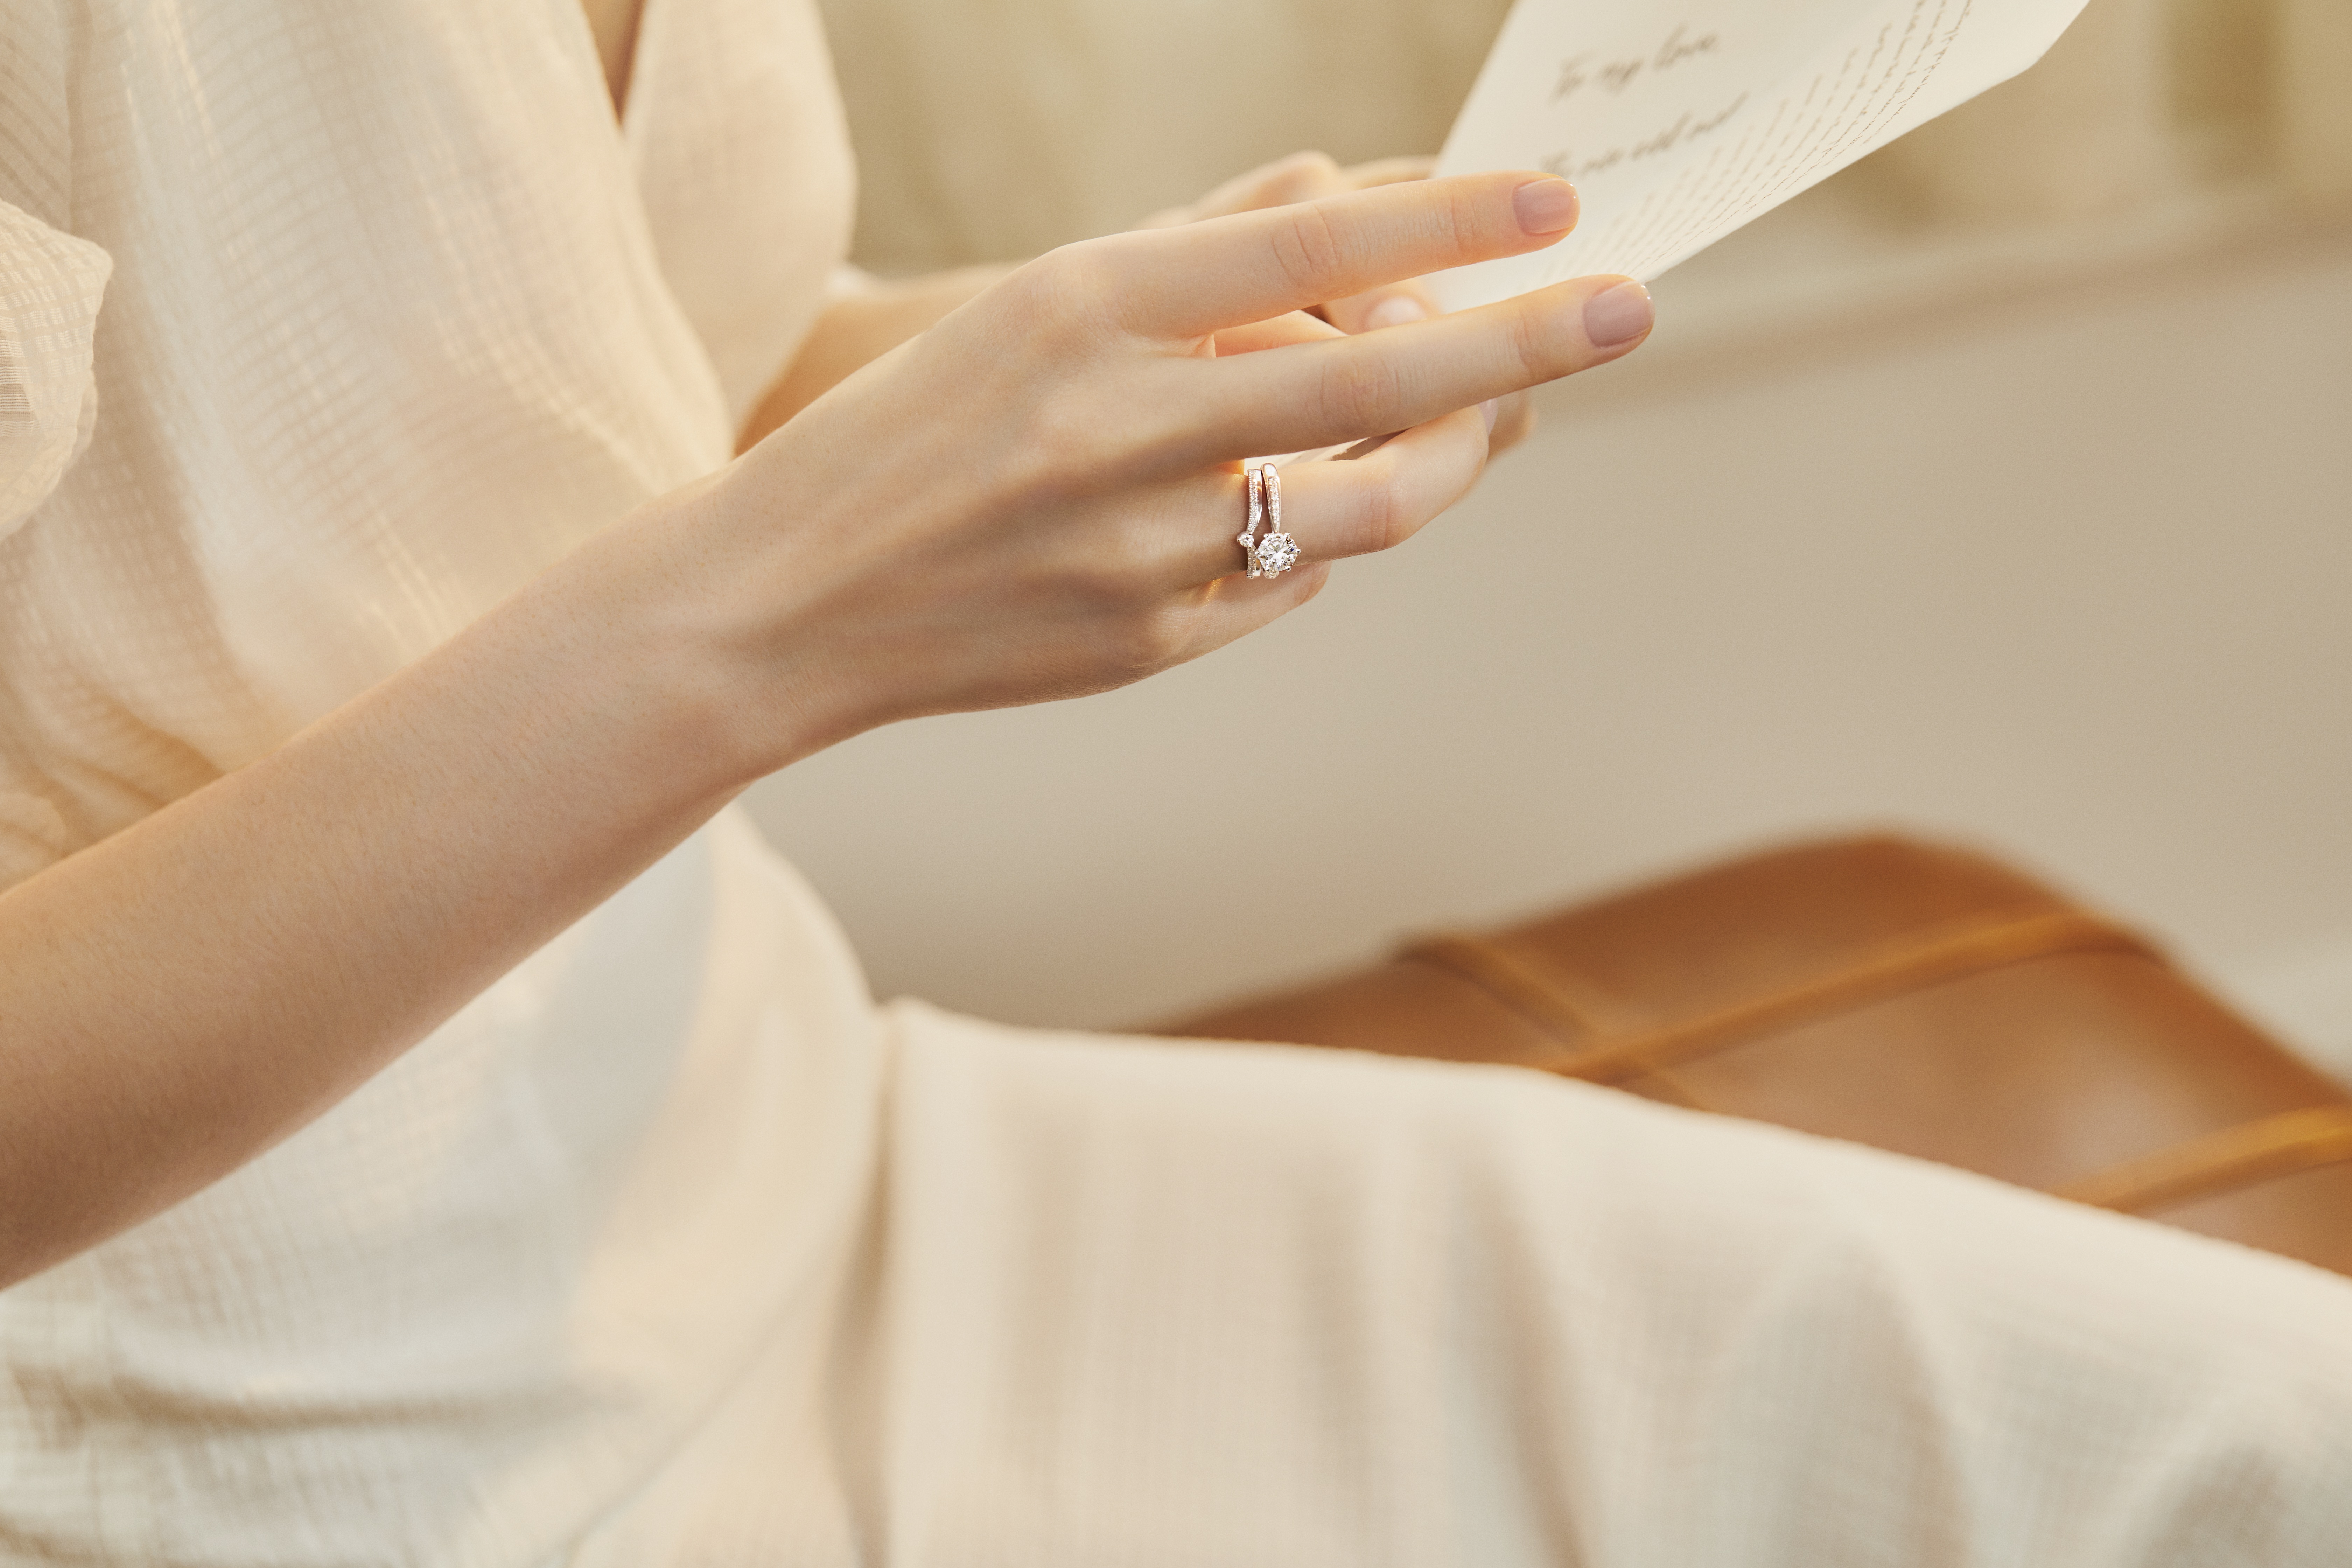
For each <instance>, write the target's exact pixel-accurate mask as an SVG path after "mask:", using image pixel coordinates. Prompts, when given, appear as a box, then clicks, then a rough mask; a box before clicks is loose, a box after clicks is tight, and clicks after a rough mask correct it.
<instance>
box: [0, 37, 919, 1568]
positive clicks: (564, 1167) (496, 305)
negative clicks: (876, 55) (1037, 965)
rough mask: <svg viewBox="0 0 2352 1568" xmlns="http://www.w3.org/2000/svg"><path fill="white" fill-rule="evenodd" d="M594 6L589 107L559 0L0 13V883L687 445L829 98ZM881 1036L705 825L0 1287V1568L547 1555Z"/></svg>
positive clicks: (556, 548)
mask: <svg viewBox="0 0 2352 1568" xmlns="http://www.w3.org/2000/svg"><path fill="white" fill-rule="evenodd" d="M636 47H637V53H636V58H635V68H634V71H633V77H632V85H631V91H630V96H629V100H628V110H627V114H626V117H625V123H621V124H615V122H614V114H613V108H612V103H611V100H610V98H609V96H608V94H607V91H606V88H605V83H604V76H603V74H602V71H601V69H600V67H599V64H598V59H597V55H596V51H595V47H594V44H593V39H592V37H591V36H590V32H589V29H588V26H587V24H586V22H585V20H584V18H583V13H582V10H581V7H580V5H579V4H578V0H502V3H500V4H498V5H480V4H478V3H475V0H369V3H367V4H364V5H359V4H352V5H346V4H340V3H339V4H334V5H317V4H311V3H310V0H238V3H237V4H235V5H220V4H215V3H213V0H58V3H56V4H50V3H48V0H22V3H12V4H10V5H7V6H6V7H5V10H0V886H5V885H6V884H7V883H11V882H14V881H16V880H18V879H22V878H24V877H26V876H28V875H31V874H33V873H35V872H37V871H38V870H39V869H40V868H43V867H44V866H47V865H48V864H49V863H51V862H52V861H54V860H56V859H57V858H59V857H60V856H63V855H66V854H68V853H70V852H72V851H73V850H75V849H78V848H79V847H83V846H85V845H88V844H89V843H91V842H93V841H95V840H97V839H99V838H101V837H105V836H106V835H108V834H110V833H112V832H114V831H116V830H118V829H120V828H121V827H122V826H125V825H127V824H129V823H131V822H132V821H135V820H136V819H138V818H139V817H140V816H143V815H144V814H146V813H148V812H151V811H153V810H155V809H156V808H157V807H159V806H161V805H164V804H165V803H167V802H169V801H171V800H173V799H174V798H176V797H178V796H180V795H184V794H186V793H188V792H189V791H192V790H194V789H196V788H198V787H199V786H201V785H202V784H205V783H206V782H207V781H209V780H211V779H213V778H215V777H216V776H218V775H219V774H220V773H224V772H226V770H229V769H233V768H235V767H237V766H238V765H240V764H241V763H246V762H248V761H250V760H252V759H253V758H255V757H257V756H258V755H260V754H262V753H263V752H267V751H268V750H269V749H270V748H272V747H274V746H276V745H278V744H279V743H280V742H283V741H284V740H286V738H287V737H288V736H289V734H291V733H292V732H293V731H295V730H296V729H297V728H298V727H299V726H300V725H302V724H303V723H304V722H306V721H309V720H310V719H312V718H315V717H316V716H318V715H320V714H322V713H324V712H326V711H327V710H331V709H332V708H334V707H336V706H337V705H338V704H340V703H341V702H343V701H345V700H348V699H349V698H351V697H352V696H353V695H354V694H355V693H357V692H359V691H361V690H362V689H364V688H366V687H367V686H369V685H370V684H372V683H373V682H375V681H377V680H380V679H383V677H385V676H386V675H388V674H390V673H391V672H393V671H394V670H397V669H399V668H401V667H403V666H404V665H405V664H407V663H408V662H410V661H411V660H414V659H415V658H418V657H419V656H420V655H422V654H424V653H425V652H426V651H427V650H428V649H430V648H432V647H435V646H436V644H438V643H439V642H441V641H442V640H443V639H444V638H446V637H449V636H450V635H451V634H452V633H454V632H456V631H457V629H458V628H460V627H462V626H465V625H466V624H467V622H468V621H470V620H471V619H473V618H474V617H475V616H478V615H479V614H480V613H482V612H483V611H484V610H485V609H487V608H488V606H490V605H493V604H495V603H497V602H498V601H499V600H500V599H502V598H504V597H505V596H506V595H509V594H510V593H511V592H513V591H514V590H515V589H516V588H517V587H518V586H519V585H520V584H523V583H524V582H526V581H527V580H529V579H530V578H531V577H532V576H533V575H534V574H538V573H540V572H541V571H542V570H543V569H544V568H545V567H546V566H547V565H548V564H549V563H551V562H553V561H554V560H555V559H556V558H558V557H559V556H561V555H562V553H563V552H566V551H568V550H570V549H572V547H573V546H574V545H575V544H577V543H578V542H580V541H582V540H583V539H585V538H587V537H588V536H589V535H590V534H592V533H593V532H594V531H596V530H597V529H598V528H600V527H602V526H604V524H605V523H607V522H609V521H612V520H614V518H615V517H617V516H619V515H620V514H622V513H623V512H625V511H626V510H629V509H631V508H632V507H635V505H637V504H638V503H640V502H641V501H643V500H646V499H647V498H649V497H652V496H655V495H656V494H658V493H660V492H662V491H664V490H667V489H670V488H672V487H674V486H676V485H677V484H679V483H681V482H683V481H686V480H688V479H693V478H695V477H697V476H698V475H700V474H703V473H706V472H708V471H709V469H711V468H714V467H715V466H717V465H718V464H719V463H721V462H723V461H725V460H726V458H728V456H729V454H730V449H731V446H732V432H733V430H734V429H735V428H736V427H737V425H738V423H739V422H740V418H741V416H743V414H744V412H745V411H746V409H747V407H748V406H749V405H750V404H751V402H752V401H753V400H754V399H755V398H756V397H757V395H759V393H760V392H761V390H762V389H763V388H764V386H765V385H766V384H768V383H769V382H770V381H771V380H772V378H773V377H774V376H775V374H777V373H778V372H779V371H780V370H781V369H782V366H783V365H784V364H785V363H787V361H788V360H789V358H790V356H791V354H792V353H793V350H794V349H795V347H796V346H797V344H798V342H799V341H800V339H801V337H802V336H803V333H804V332H805V331H806V330H807V328H808V325H809V322H810V321H811V320H812V318H813V317H814V313H815V311H816V310H817V309H818V308H819V305H820V303H821V300H822V297H823V294H824V286H825V280H826V279H827V277H828V275H829V274H830V273H831V272H832V270H833V269H834V268H835V267H836V266H837V265H838V264H839V262H840V260H841V258H842V256H843V253H844V251H845V247H846V245H847V239H848V232H849V221H850V211H851V197H852V173H851V165H850V162H849V157H848V149H847V144H846V140H845V132H844V130H843V126H842V121H841V115H840V109H839V104H838V100H837V99H836V97H835V90H834V87H833V82H832V77H831V72H830V68H829V65H828V62H827V59H826V57H825V51H824V41H823V38H822V37H821V34H820V30H819V26H818V23H817V20H816V17H815V15H814V7H813V5H809V4H807V3H806V0H651V4H649V5H648V6H647V7H646V16H645V18H644V22H643V26H642V28H641V31H640V35H639V38H638V42H637V46H636ZM874 1036H875V1025H874V1022H873V1016H872V1013H871V1008H870V1004H869V1003H868V1000H867V998H866V993H865V989H864V985H863V982H862V980H861V978H860V976H859V974H858V971H857V969H856V963H855V961H854V959H853V958H852V956H851V955H850V954H849V952H848V951H847V950H846V948H845V945H844V944H843V943H842V942H841V941H840V939H839V937H838V935H837V933H836V932H835V930H834V928H833V926H832V924H831V922H830V921H829V919H828V918H827V917H826V915H825V914H824V910H822V909H821V908H820V907H818V906H817V905H816V903H815V902H814V900H813V899H812V898H810V897H809V896H808V895H807V893H806V892H805V891H804V890H803V889H801V888H800V887H799V886H798V885H797V884H796V883H795V882H794V881H793V879H791V877H790V874H789V873H788V872H786V871H784V870H783V869H782V868H781V867H780V866H778V865H777V864H776V863H775V862H774V861H773V860H772V858H770V857H767V856H766V855H765V854H764V852H763V851H762V849H761V847H759V846H758V845H756V844H755V843H754V842H753V841H752V838H751V831H750V829H749V828H747V827H745V826H743V825H742V824H740V822H737V821H734V820H731V819H722V821H721V822H720V823H719V825H717V826H715V827H714V828H712V829H710V830H708V831H706V832H705V833H703V834H700V835H698V836H697V837H695V838H694V839H692V840H690V841H689V842H688V845H687V846H686V847H683V848H682V849H680V850H679V851H678V852H677V853H676V854H674V855H672V856H671V857H670V858H668V859H667V860H666V861H665V862H663V863H662V864H661V865H660V866H658V867H656V868H655V869H654V870H653V871H651V872H649V873H647V875H646V877H644V878H643V879H640V880H639V882H638V883H636V884H635V886H633V887H632V888H631V889H628V890H627V891H626V892H625V893H624V894H623V895H621V896H620V897H619V898H618V899H616V900H613V902H611V903H610V904H608V905H606V906H605V907H604V908H603V909H601V910H598V911H596V912H595V913H594V914H593V915H592V916H590V917H589V918H588V919H586V920H584V921H582V922H581V923H580V924H579V925H578V926H576V927H575V928H573V929H572V931H569V932H567V933H566V934H565V935H564V936H562V937H561V938H559V939H558V940H557V941H556V942H554V943H552V944H551V945H550V946H549V947H548V948H547V949H545V950H543V951H542V952H540V953H539V954H538V955H536V956H535V957H533V958H532V959H530V961H529V962H527V963H525V964H524V965H523V966H522V967H521V968H520V969H519V970H518V971H516V972H515V973H513V974H510V975H509V976H508V977H507V978H506V979H505V980H503V981H501V982H500V983H499V984H498V985H496V986H494V987H493V988H492V989H491V990H490V992H489V993H488V994H486V995H484V996H482V997H481V998H479V999H478V1001H477V1002H476V1003H474V1004H473V1005H471V1006H469V1007H468V1008H467V1009H466V1010H465V1011H464V1012H463V1013H462V1014H461V1015H459V1016H458V1017H457V1018H456V1019H455V1020H453V1021H452V1022H451V1023H450V1024H449V1025H448V1026H446V1027H444V1028H443V1029H441V1030H440V1031H438V1032H437V1033H436V1035H435V1036H434V1037H432V1038H430V1039H429V1040H427V1041H426V1042H425V1043H424V1044H423V1045H421V1046H419V1047H417V1048H416V1049H415V1051H413V1052H412V1053H410V1054H409V1055H408V1056H407V1057H405V1058H403V1059H402V1060H401V1061H400V1062H399V1063H398V1064H397V1065H395V1066H394V1068H392V1069H391V1070H390V1071H388V1072H386V1073H385V1074H383V1076H382V1077H380V1078H379V1079H376V1080H375V1081H373V1082H372V1083H371V1084H369V1085H368V1086H367V1087H366V1088H365V1089H363V1090H362V1092H361V1093H359V1094H358V1095H356V1096H354V1097H353V1098H352V1100H348V1101H346V1102H345V1103H344V1104H342V1105H341V1106H340V1107H338V1108H337V1109H336V1110H334V1111H332V1112H331V1113H330V1114H329V1115H328V1116H327V1117H326V1118H325V1119H323V1120H322V1121H320V1122H318V1123H316V1124H314V1125H313V1126H311V1127H310V1128H308V1129H306V1130H305V1131H303V1132H301V1133H300V1134H299V1135H298V1136H297V1137H296V1138H294V1139H293V1140H291V1141H290V1142H288V1143H286V1144H285V1145H283V1146H281V1147H279V1148H278V1149H277V1150H275V1151H273V1152H270V1153H269V1154H268V1155H267V1156H265V1157H264V1158H263V1159H262V1160H260V1161H258V1162H257V1163H254V1164H252V1165H250V1166H248V1167H247V1168H246V1169H244V1170H242V1171H240V1172H238V1173H236V1175H234V1176H232V1177H231V1178H229V1179H228V1180H226V1181H225V1182H222V1183H220V1184H217V1185H216V1186H215V1187H213V1188H211V1189H209V1190H208V1191H206V1192H205V1193H204V1194H200V1195H199V1196H198V1197H196V1198H195V1199H194V1200H193V1201H192V1202H189V1203H187V1204H184V1205H180V1206H179V1207H177V1208H174V1209H173V1210H172V1211H171V1212H170V1213H168V1214H166V1215H163V1216H161V1217H160V1218H158V1219H156V1220H154V1221H152V1222H151V1223H149V1224H147V1225H144V1226H140V1227H138V1228H137V1229H135V1230H133V1231H131V1232H130V1233H128V1234H126V1235H124V1236H122V1237H119V1238H117V1239H116V1240H114V1241H112V1242H110V1243H109V1244H107V1245H105V1246H102V1247H99V1248H97V1249H95V1250H94V1251H92V1252H90V1253H88V1254H85V1255H84V1256H82V1257H80V1258H76V1259H74V1260H72V1261H70V1262H68V1263H67V1264H65V1265H63V1266H61V1267H58V1268H53V1269H51V1270H49V1271H47V1272H46V1273H45V1274H43V1275H40V1276H38V1277H37V1278H36V1279H32V1280H30V1281H28V1282H26V1283H25V1284H22V1285H19V1286H17V1287H16V1288H14V1289H10V1290H7V1291H5V1292H0V1367H5V1373H6V1375H0V1562H9V1563H13V1562H16V1561H19V1560H35V1561H49V1560H52V1559H53V1558H55V1559H62V1560H68V1561H77V1562H79V1561H91V1562H95V1561H101V1560H103V1561H109V1562H119V1561H130V1562H150V1561H153V1562H173V1563H178V1562H187V1561H206V1562H210V1561H219V1562H223V1563H239V1564H243V1565H246V1568H253V1565H255V1564H259V1563H274V1562H278V1561H294V1562H315V1561H320V1560H329V1561H403V1562H416V1561H434V1562H449V1561H465V1560H471V1559H473V1558H476V1557H478V1558H480V1559H482V1560H486V1561H499V1562H509V1561H513V1562H524V1561H532V1560H535V1559H536V1558H537V1557H538V1556H539V1555H541V1554H543V1553H545V1552H549V1551H551V1550H552V1549H554V1547H555V1546H556V1545H557V1544H558V1543H560V1542H565V1541H569V1540H572V1539H575V1538H576V1537H577V1536H578V1534H579V1533H580V1531H582V1530H583V1528H584V1527H585V1525H586V1524H587V1523H588V1521H592V1520H593V1519H595V1518H597V1517H598V1516H599V1515H600V1514H602V1513H604V1512H606V1511H609V1510H610V1509H611V1508H612V1507H613V1505H614V1501H615V1500H617V1499H620V1498H624V1497H626V1496H628V1495H629V1494H630V1493H631V1492H632V1490H633V1489H635V1488H637V1487H639V1486H641V1485H642V1484H643V1482H644V1480H645V1479H646V1476H647V1475H648V1474H649V1473H650V1472H651V1470H652V1469H653V1468H654V1467H655V1466H656V1462H657V1461H658V1460H660V1459H662V1458H665V1457H667V1456H668V1455H671V1454H673V1453H674V1452H675V1451H676V1450H677V1447H678V1445H679V1443H680V1442H681V1440H682V1434H684V1433H685V1432H687V1431H688V1429H689V1428H691V1427H692V1426H694V1424H695V1423H696V1422H697V1421H698V1419H699V1418H700V1417H701V1415H703V1414H704V1413H705V1412H706V1411H707V1409H708V1407H709V1405H710V1404H711V1403H712V1401H714V1400H715V1399H716V1398H717V1397H718V1396H719V1392H720V1391H721V1390H722V1389H723V1388H724V1387H725V1386H726V1385H727V1384H729V1383H730V1381H731V1380H732V1379H734V1378H735V1377H736V1376H738V1375H739V1374H740V1370H741V1368H742V1367H743V1365H744V1364H745V1363H747V1362H748V1361H749V1360H750V1359H751V1356H752V1355H753V1354H754V1352H755V1349H756V1348H757V1347H761V1346H768V1345H772V1344H773V1343H774V1342H775V1341H776V1337H777V1334H778V1332H779V1325H780V1324H782V1323H784V1322H786V1321H788V1316H789V1314H788V1310H787V1309H788V1304H789V1303H790V1302H791V1301H792V1300H794V1299H795V1298H796V1295H803V1294H805V1293H806V1292H807V1290H808V1288H809V1285H808V1282H809V1279H810V1270H811V1268H814V1267H815V1265H814V1263H813V1261H812V1259H813V1258H818V1257H820V1256H824V1255H827V1249H828V1248H834V1247H838V1246H839V1245H841V1239H840V1238H841V1237H842V1235H843V1234H844V1231H845V1226H848V1225H849V1224H850V1223H851V1221H852V1219H853V1218H854V1216H855V1215H856V1213H857V1212H858V1203H859V1199H858V1196H857V1194H858V1192H859V1190H860V1188H859V1185H858V1184H859V1183H861V1182H862V1181H864V1180H865V1172H866V1164H867V1163H868V1162H869V1161H870V1157H871V1150H870V1139H869V1137H868V1136H867V1135H866V1131H865V1129H866V1128H867V1127H868V1125H869V1124H870V1122H871V1121H872V1118H873V1115H874V1106H875V1101H876V1095H875V1089H874V1081H873V1079H874V1073H875V1071H876V1070H877V1069H876V1067H875V1061H874V1058H873V1054H872V1052H871V1050H870V1049H869V1048H866V1047H870V1043H871V1041H872V1040H873V1038H874ZM813 1042H821V1043H822V1046H823V1048H822V1049H813V1048H811V1046H812V1043H813ZM813 1128H822V1129H824V1135H822V1136H814V1135H811V1132H810V1130H811V1129H813ZM783 1194H793V1196H794V1197H795V1198H796V1199H797V1200H799V1201H798V1202H796V1203H795V1204H794V1205H793V1206H791V1207H789V1208H787V1207H786V1206H785V1205H783V1203H782V1195H783ZM292 1510H299V1511H300V1513H301V1514H302V1516H303V1518H302V1520H300V1521H296V1520H292V1519H289V1511H292Z"/></svg>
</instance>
